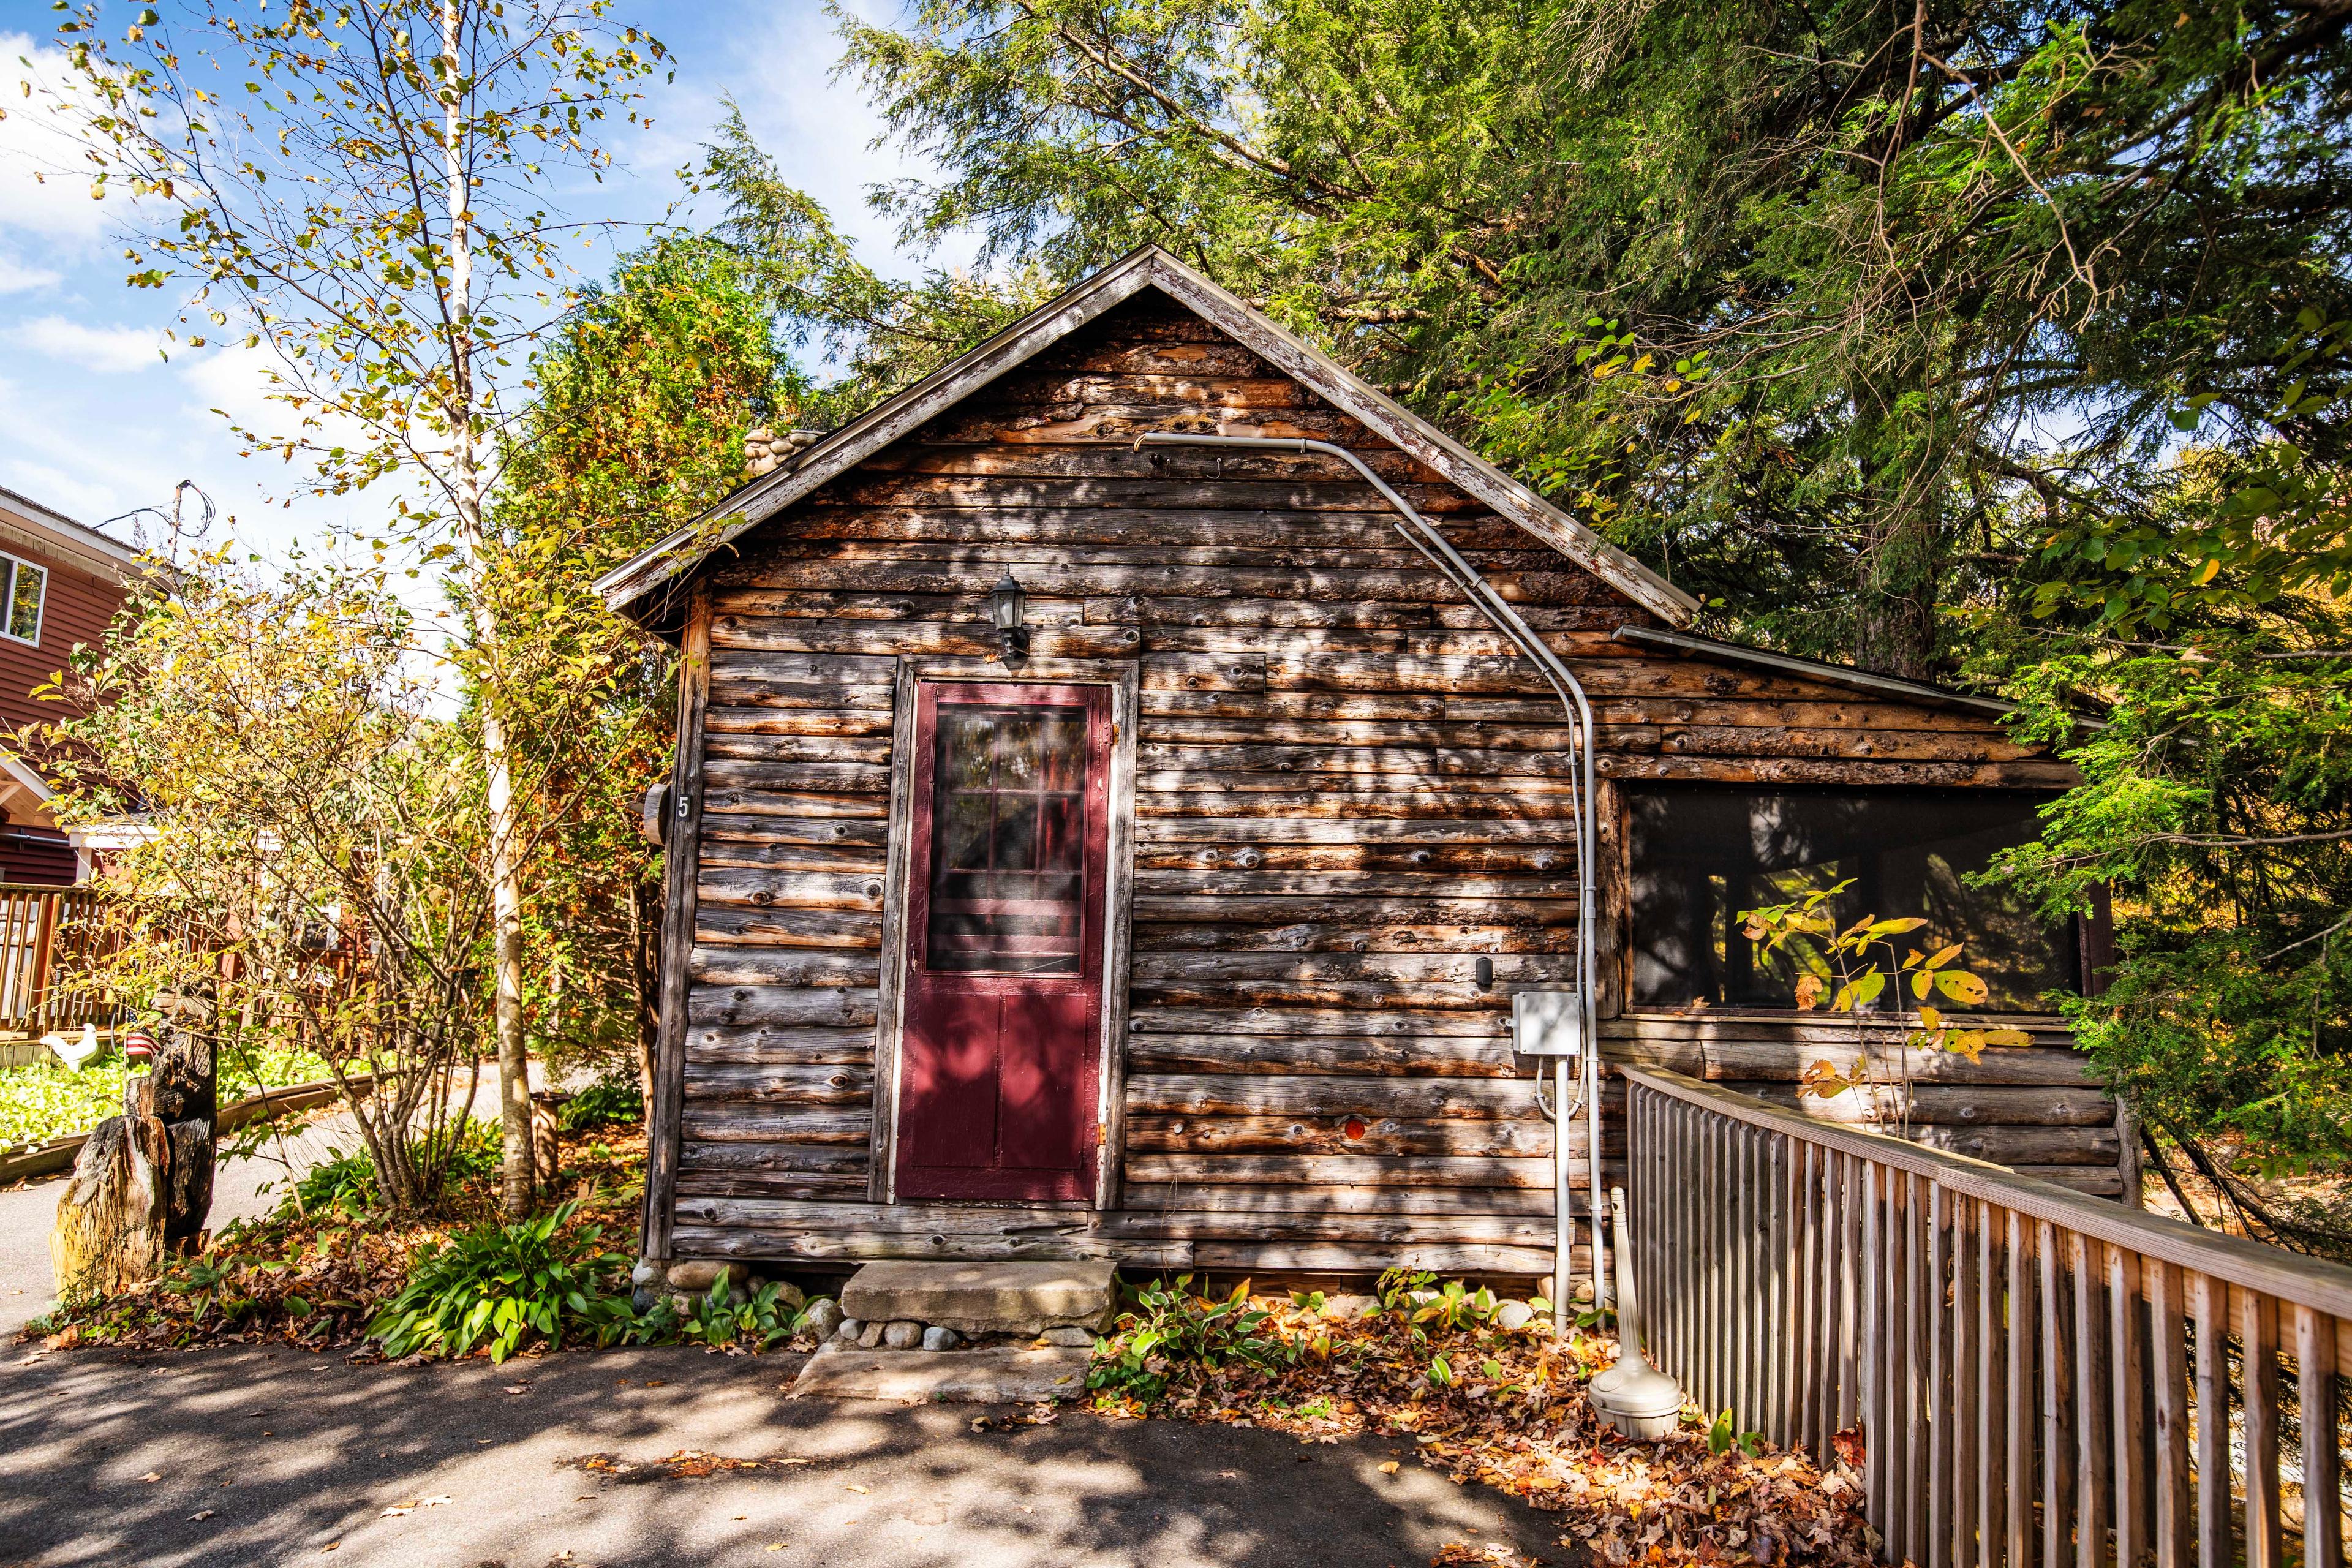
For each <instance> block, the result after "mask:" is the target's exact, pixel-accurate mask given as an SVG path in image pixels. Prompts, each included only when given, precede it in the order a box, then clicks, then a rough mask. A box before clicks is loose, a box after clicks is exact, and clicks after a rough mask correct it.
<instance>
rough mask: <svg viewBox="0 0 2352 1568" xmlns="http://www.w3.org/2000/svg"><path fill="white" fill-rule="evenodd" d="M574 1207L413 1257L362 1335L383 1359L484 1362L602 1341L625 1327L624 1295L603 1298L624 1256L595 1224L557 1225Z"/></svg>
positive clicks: (484, 1229) (488, 1229)
mask: <svg viewBox="0 0 2352 1568" xmlns="http://www.w3.org/2000/svg"><path fill="white" fill-rule="evenodd" d="M578 1206H579V1205H578V1204H577V1203H576V1202H574V1203H567V1204H565V1205H562V1206H561V1207H559V1208H557V1209H555V1210H554V1211H553V1212H552V1213H550V1214H545V1215H541V1216H540V1217H539V1218H537V1219H531V1220H518V1221H515V1222H513V1223H511V1224H507V1225H480V1226H475V1227H474V1228H473V1229H471V1230H468V1231H467V1232H465V1233H463V1234H462V1235H460V1236H458V1237H457V1238H456V1239H455V1240H453V1241H450V1242H447V1243H446V1244H444V1245H442V1246H441V1247H436V1248H435V1249H433V1250H432V1251H429V1252H426V1253H424V1254H422V1255H420V1256H419V1257H418V1258H416V1259H415V1263H414V1264H413V1266H412V1268H411V1269H410V1273H409V1278H408V1284H407V1287H406V1288H405V1289H403V1290H402V1291H401V1292H400V1294H399V1295H398V1296H396V1297H394V1299H393V1300H392V1303H391V1304H390V1305H389V1306H387V1307H385V1308H384V1310H383V1311H381V1312H379V1313H378V1314H377V1315H376V1317H375V1321H373V1322H371V1323H370V1324H369V1325H368V1337H369V1338H370V1339H372V1340H374V1341H376V1342H378V1343H380V1344H382V1345H383V1352H384V1353H385V1354H386V1355H389V1356H405V1355H425V1356H436V1357H438V1356H451V1357H457V1356H467V1355H471V1354H473V1353H474V1352H475V1351H477V1350H487V1351H488V1352H489V1357H490V1360H492V1361H493V1362H503V1361H505V1360H506V1359H507V1357H509V1356H510V1355H512V1354H514V1352H516V1351H517V1350H519V1349H520V1348H521V1347H522V1346H523V1345H524V1344H525V1343H526V1342H540V1343H543V1344H545V1345H546V1347H547V1348H548V1349H550V1350H555V1349H559V1348H561V1346H562V1343H563V1341H564V1338H565V1336H566V1335H567V1334H570V1335H572V1336H574V1337H584V1338H589V1339H593V1340H594V1341H595V1342H597V1343H598V1344H609V1343H611V1342H613V1341H614V1339H616V1338H618V1337H620V1336H621V1335H622V1334H623V1333H624V1332H625V1331H627V1330H628V1328H629V1327H630V1323H631V1315H630V1311H629V1303H628V1300H627V1299H626V1297H625V1296H622V1297H614V1295H612V1294H610V1293H609V1291H610V1289H611V1288H612V1287H613V1286H614V1285H615V1284H617V1283H618V1282H619V1280H620V1279H621V1277H622V1275H623V1272H624V1271H625V1269H626V1268H628V1265H629V1260H628V1259H627V1258H625V1257H623V1256H622V1255H620V1254H619V1253H616V1252H607V1251H605V1250H604V1248H603V1245H602V1244H603V1241H604V1227H603V1226H588V1227H587V1228H585V1229H582V1230H572V1231H567V1230H566V1229H565V1226H566V1224H567V1222H569V1221H570V1219H571V1218H572V1210H573V1209H575V1208H577V1207H578Z"/></svg>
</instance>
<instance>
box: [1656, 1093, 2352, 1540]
mask: <svg viewBox="0 0 2352 1568" xmlns="http://www.w3.org/2000/svg"><path fill="white" fill-rule="evenodd" d="M1623 1070H1624V1075H1625V1078H1626V1079H1627V1080H1628V1082H1629V1086H1630V1088H1629V1095H1628V1109H1627V1117H1628V1123H1629V1133H1630V1141H1631V1155H1632V1160H1631V1165H1632V1169H1631V1175H1632V1183H1633V1184H1632V1192H1631V1195H1630V1197H1629V1199H1628V1202H1629V1204H1630V1205H1631V1211H1632V1220H1633V1237H1634V1240H1633V1255H1634V1266H1635V1268H1636V1269H1637V1270H1638V1273H1637V1275H1636V1279H1638V1281H1639V1283H1640V1285H1641V1288H1642V1292H1643V1298H1644V1301H1645V1310H1644V1311H1643V1319H1644V1320H1645V1321H1646V1322H1647V1324H1648V1328H1647V1331H1646V1337H1647V1339H1648V1341H1649V1349H1650V1352H1651V1354H1652V1357H1653V1359H1654V1361H1655V1362H1656V1363H1657V1364H1658V1365H1659V1367H1660V1369H1661V1370H1662V1371H1664V1372H1667V1373H1672V1374H1673V1375H1675V1377H1677V1378H1679V1379H1680V1380H1681V1381H1682V1383H1683V1385H1684V1387H1685V1389H1686V1390H1687V1391H1688V1392H1689V1394H1691V1396H1692V1397H1693V1398H1694V1399H1695V1401H1696V1404H1697V1405H1699V1407H1700V1408H1701V1409H1702V1410H1705V1411H1706V1412H1708V1413H1709V1414H1710V1415H1712V1414H1714V1413H1717V1412H1720V1411H1721V1410H1723V1409H1724V1408H1725V1407H1727V1406H1728V1407H1729V1408H1730V1409H1731V1411H1732V1413H1733V1415H1732V1418H1733V1423H1734V1426H1735V1427H1736V1428H1737V1429H1741V1430H1757V1431H1760V1432H1761V1433H1763V1434H1764V1436H1767V1437H1768V1438H1769V1439H1770V1440H1771V1441H1773V1442H1775V1443H1779V1444H1781V1445H1783V1446H1788V1447H1797V1446H1801V1447H1808V1448H1811V1450H1813V1452H1814V1453H1815V1454H1817V1455H1822V1454H1826V1453H1828V1452H1829V1451H1830V1449H1831V1447H1832V1439H1833V1438H1834V1437H1835V1436H1837V1435H1838V1434H1840V1433H1846V1432H1853V1433H1856V1434H1857V1435H1858V1436H1859V1437H1860V1439H1861V1442H1862V1444H1863V1447H1864V1460H1863V1479H1864V1508H1865V1511H1866V1514H1867V1517H1868V1518H1869V1520H1870V1521H1871V1522H1872V1524H1873V1525H1874V1526H1875V1527H1876V1528H1877V1530H1878V1531H1879V1532H1880V1534H1881V1535H1882V1536H1883V1537H1884V1538H1885V1545H1884V1547H1883V1549H1882V1551H1881V1556H1882V1558H1883V1559H1884V1560H1885V1561H1886V1562H1889V1563H1900V1562H1905V1561H1908V1562H1910V1563H1916V1564H1918V1565H1919V1568H1970V1565H1982V1568H1993V1565H1994V1564H2009V1565H2012V1568H2027V1565H2029V1564H2034V1563H2039V1564H2041V1568H2104V1565H2105V1564H2106V1563H2116V1564H2119V1565H2128V1568H2138V1565H2139V1564H2141V1563H2146V1562H2148V1561H2153V1562H2154V1563H2157V1564H2158V1568H2187V1565H2189V1564H2190V1563H2195V1564H2197V1565H2198V1568H2224V1565H2226V1564H2229V1563H2233V1562H2243V1563H2247V1564H2248V1565H2249V1568H2277V1565H2279V1564H2281V1563H2283V1562H2284V1551H2285V1541H2286V1538H2287V1536H2288V1534H2289V1532H2290V1531H2293V1532H2295V1533H2299V1534H2300V1536H2301V1538H2302V1540H2301V1547H2302V1550H2301V1552H2299V1553H2298V1554H2297V1555H2298V1556H2299V1557H2300V1559H2301V1561H2302V1562H2303V1563H2305V1564H2307V1565H2308V1568H2338V1565H2339V1564H2341V1563H2342V1562H2343V1555H2344V1553H2343V1539H2344V1538H2343V1512H2344V1510H2343V1506H2342V1505H2343V1495H2342V1493H2343V1484H2342V1483H2343V1475H2342V1471H2343V1467H2342V1461H2341V1456H2340V1452H2339V1448H2340V1437H2339V1431H2340V1422H2339V1418H2338V1415H2337V1392H2338V1388H2339V1381H2338V1380H2339V1378H2342V1377H2344V1376H2345V1375H2346V1374H2347V1373H2352V1324H2347V1321H2346V1320H2347V1318H2352V1268H2342V1267H2339V1266H2337V1265H2336V1264H2332V1263H2326V1262H2321V1261H2317V1260H2315V1259H2311V1258H2304V1257H2301V1256H2299V1255H2296V1254H2294V1253H2289V1252H2284V1251H2282V1250H2280V1249H2277V1248H2274V1247H2265V1246H2263V1245H2262V1244H2260V1243H2257V1242H2253V1241H2249V1240H2246V1239H2244V1238H2242V1237H2231V1236H2224V1235H2221V1234H2218V1233H2216V1232H2213V1231H2210V1230H2200V1229H2199V1228H2197V1227H2195V1226H2190V1225H2188V1224H2186V1223H2184V1222H2181V1221H2178V1220H2172V1219H2168V1218H2164V1217H2160V1216H2158V1215H2148V1214H2144V1213H2142V1212H2140V1211H2139V1210H2137V1209H2135V1208H2128V1207H2126V1206H2125V1205H2121V1204H2117V1203H2116V1202H2114V1201H2112V1200H2110V1199H2103V1198H2095V1197H2088V1196H2085V1195H2084V1194H2079V1193H2075V1192H2072V1191H2070V1190H2068V1189H2066V1188H2064V1187H2061V1186H2057V1185H2054V1184H2051V1183H2048V1182H2043V1181H2037V1180H2035V1179H2033V1178H2032V1177H2027V1176H2021V1175H2017V1174H2015V1173H2011V1172H2010V1171H2006V1170H2004V1169H2002V1168H2001V1167H2000V1166H1997V1165H1989V1164H1985V1163H1980V1162H1979V1161H1975V1160H1970V1159H1967V1158H1965V1157H1963V1156H1960V1155H1956V1154H1948V1153H1943V1152H1939V1151H1936V1150H1932V1149H1924V1148H1921V1147H1919V1146H1918V1145H1916V1144H1913V1143H1908V1142H1904V1141H1902V1140H1900V1139H1897V1138H1892V1137H1887V1136H1885V1135H1882V1134H1877V1133H1872V1132H1865V1131H1860V1130H1858V1129H1855V1128H1852V1127H1846V1126H1841V1125H1836V1124H1832V1123H1827V1122H1820V1121H1810V1120H1808V1119H1807V1118H1805V1117H1804V1116H1802V1115H1801V1114H1798V1113H1795V1112H1792V1111H1790V1110H1785V1109H1782V1108H1780V1107H1776V1106H1770V1105H1766V1104H1764V1103H1763V1102H1761V1101H1759V1100H1753V1099H1750V1098H1748V1096H1745V1095H1739V1094H1733V1093H1729V1092H1727V1091H1726V1090H1723V1089H1717V1088H1714V1087H1712V1086H1711V1085H1708V1084H1705V1083H1701V1082H1699V1081H1697V1080H1696V1079H1688V1078H1685V1077H1683V1076H1682V1075H1680V1074H1677V1073H1670V1072H1663V1071H1657V1070H1654V1069H1650V1068H1632V1067H1629V1068H1624V1069H1623ZM2283 1438H2286V1439H2289V1440H2288V1441H2284V1442H2283ZM2283 1448H2285V1449H2288V1450H2289V1451H2287V1452H2284V1453H2283V1452H2282V1450H2283ZM2298 1461H2299V1462H2298ZM2292 1482H2299V1483H2300V1484H2299V1485H2291V1484H2289V1483H2292ZM2306 1501H2307V1502H2308V1505H2309V1506H2305V1503H2306Z"/></svg>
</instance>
